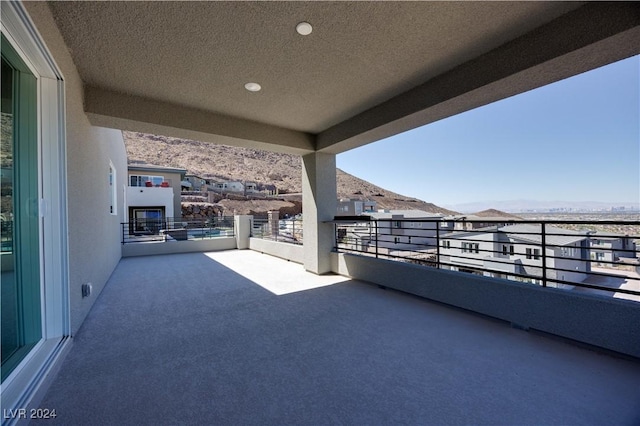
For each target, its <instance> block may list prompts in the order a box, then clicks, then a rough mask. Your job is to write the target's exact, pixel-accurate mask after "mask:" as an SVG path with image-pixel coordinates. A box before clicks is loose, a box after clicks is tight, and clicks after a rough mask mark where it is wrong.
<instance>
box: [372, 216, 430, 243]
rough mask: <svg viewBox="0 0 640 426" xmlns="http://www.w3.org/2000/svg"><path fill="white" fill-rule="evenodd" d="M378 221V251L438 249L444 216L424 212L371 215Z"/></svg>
mask: <svg viewBox="0 0 640 426" xmlns="http://www.w3.org/2000/svg"><path fill="white" fill-rule="evenodd" d="M368 215H369V216H371V218H373V219H376V220H377V227H376V228H375V229H374V231H373V232H374V234H376V235H377V236H378V249H380V248H384V249H389V250H411V251H425V250H433V249H435V248H436V232H437V229H438V228H439V223H440V222H441V220H442V215H441V214H438V213H429V212H425V211H422V210H382V211H378V212H375V213H369V214H368Z"/></svg>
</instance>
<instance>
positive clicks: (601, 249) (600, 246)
mask: <svg viewBox="0 0 640 426" xmlns="http://www.w3.org/2000/svg"><path fill="white" fill-rule="evenodd" d="M589 249H590V251H591V256H590V257H591V260H595V261H596V262H602V263H609V262H617V261H620V259H625V258H627V259H629V258H631V259H633V258H636V243H635V241H634V240H633V238H631V237H629V236H628V235H624V234H611V233H604V232H603V233H600V234H598V233H597V232H595V233H589Z"/></svg>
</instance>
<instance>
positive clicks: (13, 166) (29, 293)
mask: <svg viewBox="0 0 640 426" xmlns="http://www.w3.org/2000/svg"><path fill="white" fill-rule="evenodd" d="M1 80H2V86H1V89H2V105H1V106H2V137H1V142H0V144H1V151H0V165H1V166H2V180H1V188H0V190H1V206H0V219H1V238H0V240H1V242H2V245H1V251H0V258H1V269H0V271H1V277H0V278H1V280H2V281H1V287H2V294H1V297H2V298H1V309H2V311H1V321H2V323H1V324H2V325H1V327H2V339H1V343H2V344H1V355H2V364H1V370H2V381H4V379H5V378H6V377H7V376H8V375H9V374H10V373H11V372H12V371H13V369H14V368H15V367H16V366H17V365H18V364H19V363H20V361H21V360H22V359H23V358H24V356H25V355H26V354H27V353H28V352H29V351H30V350H31V348H32V347H33V346H34V345H35V344H36V343H37V342H38V341H39V340H40V339H41V337H42V315H41V312H42V308H41V304H40V237H39V235H40V234H39V232H40V230H39V217H38V178H39V173H38V138H37V109H36V108H37V81H36V78H35V77H34V76H33V74H31V73H30V71H29V69H28V68H27V66H26V65H25V64H24V62H23V61H22V60H21V59H20V57H19V56H18V55H17V54H16V52H15V51H14V50H13V48H12V47H11V45H10V44H9V43H8V42H7V40H6V39H5V38H4V36H3V37H2V74H1Z"/></svg>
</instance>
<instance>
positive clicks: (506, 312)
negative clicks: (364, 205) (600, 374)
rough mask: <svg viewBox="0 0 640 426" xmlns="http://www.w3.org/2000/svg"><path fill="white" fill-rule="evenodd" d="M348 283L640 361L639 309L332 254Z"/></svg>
mask: <svg viewBox="0 0 640 426" xmlns="http://www.w3.org/2000/svg"><path fill="white" fill-rule="evenodd" d="M332 269H333V271H334V272H335V273H338V274H340V275H345V276H348V277H350V278H354V279H358V280H363V281H368V282H371V283H374V284H378V285H381V286H384V287H387V288H391V289H395V290H399V291H403V292H406V293H410V294H414V295H417V296H420V297H424V298H426V299H430V300H434V301H437V302H442V303H446V304H448V305H452V306H456V307H459V308H463V309H467V310H470V311H473V312H477V313H480V314H483V315H488V316H490V317H494V318H498V319H500V320H504V321H507V322H509V323H511V324H512V325H513V326H515V327H518V328H522V329H525V330H528V329H531V330H537V331H542V332H545V333H549V334H553V335H556V336H560V337H563V338H567V339H571V340H574V341H577V342H581V343H586V344H588V345H593V346H596V347H600V348H604V349H606V350H610V351H614V352H618V353H620V354H624V355H628V356H632V357H635V358H640V339H638V336H640V304H638V303H637V302H633V301H629V300H622V299H615V298H605V297H602V296H597V295H591V294H582V293H575V292H572V291H567V290H561V289H555V288H548V287H547V288H544V287H540V286H535V285H531V284H524V283H518V282H513V281H507V280H503V279H497V278H488V277H482V276H477V275H471V274H466V273H461V272H453V271H447V270H442V269H434V268H428V267H424V266H418V265H412V264H407V263H401V262H394V261H390V260H385V259H376V258H373V257H366V256H358V255H352V254H346V253H332Z"/></svg>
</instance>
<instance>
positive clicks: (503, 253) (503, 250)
mask: <svg viewBox="0 0 640 426" xmlns="http://www.w3.org/2000/svg"><path fill="white" fill-rule="evenodd" d="M502 255H503V256H506V255H507V246H506V245H505V244H503V245H502Z"/></svg>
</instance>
